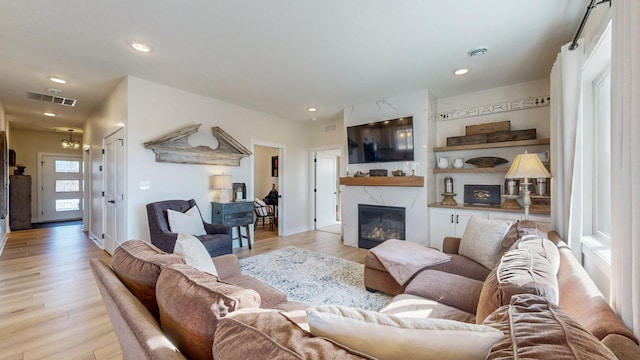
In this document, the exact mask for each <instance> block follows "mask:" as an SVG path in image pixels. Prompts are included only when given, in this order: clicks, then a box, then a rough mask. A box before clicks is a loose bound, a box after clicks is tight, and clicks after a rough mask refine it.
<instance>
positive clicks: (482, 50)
mask: <svg viewBox="0 0 640 360" xmlns="http://www.w3.org/2000/svg"><path fill="white" fill-rule="evenodd" d="M487 51H489V50H488V49H487V48H485V47H479V48H475V49H471V50H469V52H468V53H467V54H468V55H469V56H472V57H473V56H482V55H484V54H486V53H487Z"/></svg>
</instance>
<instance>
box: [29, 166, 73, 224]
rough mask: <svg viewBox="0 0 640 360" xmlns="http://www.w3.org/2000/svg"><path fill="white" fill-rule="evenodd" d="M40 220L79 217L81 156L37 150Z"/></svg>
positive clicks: (47, 220)
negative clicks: (46, 152) (40, 152)
mask: <svg viewBox="0 0 640 360" xmlns="http://www.w3.org/2000/svg"><path fill="white" fill-rule="evenodd" d="M39 158H40V159H39V160H40V174H41V176H40V177H39V180H40V186H39V188H40V197H39V198H40V201H38V208H39V209H38V210H39V217H38V219H39V220H40V221H41V222H49V221H62V220H75V219H81V218H82V204H83V201H82V198H83V194H84V193H83V186H82V156H72V155H56V154H39Z"/></svg>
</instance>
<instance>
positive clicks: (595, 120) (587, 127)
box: [581, 26, 611, 261]
mask: <svg viewBox="0 0 640 360" xmlns="http://www.w3.org/2000/svg"><path fill="white" fill-rule="evenodd" d="M582 96H583V106H582V112H583V113H582V128H583V131H582V134H583V138H582V174H581V175H582V186H583V205H584V206H583V209H582V223H583V227H582V233H583V240H584V241H583V244H585V245H586V246H587V247H589V248H590V249H591V250H593V251H596V252H598V255H601V256H602V258H604V259H607V261H608V258H609V246H610V237H611V31H610V26H609V27H607V29H606V30H605V31H604V32H603V34H602V37H601V38H600V40H599V42H598V43H597V44H596V45H595V47H594V49H593V51H592V53H591V54H590V56H589V58H588V59H587V61H585V64H584V67H583V71H582Z"/></svg>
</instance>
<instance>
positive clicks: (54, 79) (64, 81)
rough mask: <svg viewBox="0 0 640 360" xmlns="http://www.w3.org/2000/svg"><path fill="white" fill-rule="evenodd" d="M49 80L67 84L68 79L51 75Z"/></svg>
mask: <svg viewBox="0 0 640 360" xmlns="http://www.w3.org/2000/svg"><path fill="white" fill-rule="evenodd" d="M49 80H51V81H53V82H54V83H58V84H66V83H67V80H64V79H60V78H57V77H50V78H49Z"/></svg>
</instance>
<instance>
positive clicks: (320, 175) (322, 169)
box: [316, 152, 338, 229]
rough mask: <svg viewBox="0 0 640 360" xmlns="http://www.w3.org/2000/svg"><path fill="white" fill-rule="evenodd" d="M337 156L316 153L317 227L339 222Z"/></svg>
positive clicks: (328, 153) (327, 153)
mask: <svg viewBox="0 0 640 360" xmlns="http://www.w3.org/2000/svg"><path fill="white" fill-rule="evenodd" d="M337 167H338V165H337V157H336V155H335V154H334V153H333V152H318V153H317V154H316V229H317V228H322V227H326V226H330V225H335V224H337V197H338V187H337V175H336V174H337V171H338V169H337Z"/></svg>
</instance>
